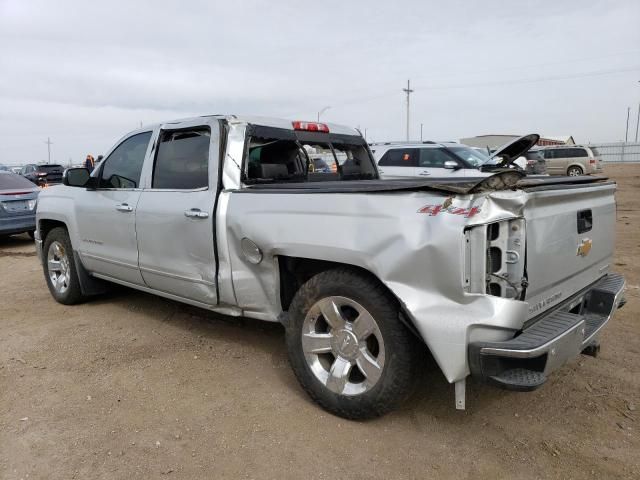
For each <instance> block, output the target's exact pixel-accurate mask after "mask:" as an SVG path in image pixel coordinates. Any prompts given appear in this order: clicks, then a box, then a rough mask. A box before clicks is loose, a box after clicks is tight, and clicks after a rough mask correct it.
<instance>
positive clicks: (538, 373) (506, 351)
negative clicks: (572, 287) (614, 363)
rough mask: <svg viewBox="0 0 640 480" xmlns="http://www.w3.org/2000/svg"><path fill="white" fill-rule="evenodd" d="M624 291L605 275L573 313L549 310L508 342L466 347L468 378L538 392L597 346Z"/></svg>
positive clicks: (617, 280)
mask: <svg viewBox="0 0 640 480" xmlns="http://www.w3.org/2000/svg"><path fill="white" fill-rule="evenodd" d="M624 287H625V280H624V277H622V276H621V275H617V274H609V275H606V276H605V277H604V278H602V279H601V280H600V281H598V282H597V283H596V284H595V285H593V286H592V287H591V288H590V289H588V290H587V291H586V292H583V294H582V295H581V297H580V302H581V303H579V304H578V306H577V307H574V308H572V311H574V312H576V311H577V313H571V312H568V311H562V309H560V310H555V311H554V312H552V313H550V314H548V315H545V316H544V317H543V318H540V319H539V320H537V321H536V322H535V323H534V324H532V325H530V326H529V327H527V328H525V329H524V330H523V331H522V332H521V333H520V334H519V335H517V336H516V337H514V338H512V339H510V340H507V341H504V342H477V343H472V344H470V345H469V368H470V370H471V375H472V376H473V377H475V378H478V379H480V380H482V381H485V382H487V383H491V384H493V385H496V386H499V387H503V388H506V389H509V390H519V391H528V390H534V389H536V388H538V387H539V386H541V385H542V384H543V383H544V382H545V381H546V380H547V376H548V375H549V374H550V373H551V372H552V371H554V370H556V369H557V368H559V367H561V366H562V365H564V364H565V363H566V362H567V361H568V360H570V359H571V358H574V357H576V356H577V355H579V354H580V353H581V352H582V351H584V350H585V349H586V348H589V347H594V346H597V345H598V336H599V334H600V332H601V331H602V328H604V326H605V325H606V324H607V322H608V321H609V320H610V319H611V318H612V317H613V315H614V313H615V311H616V310H617V309H618V308H619V307H621V306H622V305H623V304H624V297H623V293H624ZM574 303H575V301H574V302H572V305H573V304H574ZM567 308H568V307H567Z"/></svg>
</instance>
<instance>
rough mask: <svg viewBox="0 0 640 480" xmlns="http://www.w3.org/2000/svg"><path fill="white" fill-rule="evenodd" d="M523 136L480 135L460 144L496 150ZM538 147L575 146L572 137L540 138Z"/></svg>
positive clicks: (463, 140)
mask: <svg viewBox="0 0 640 480" xmlns="http://www.w3.org/2000/svg"><path fill="white" fill-rule="evenodd" d="M521 136H522V135H478V136H477V137H469V138H461V139H460V143H463V144H465V145H469V146H470V147H481V148H487V147H489V148H490V149H492V150H493V149H495V148H498V147H501V146H502V145H506V144H507V143H509V142H512V141H514V140H515V139H516V138H519V137H521ZM537 144H538V145H540V146H549V145H575V144H576V142H575V141H574V139H573V137H572V136H571V135H568V136H564V137H550V136H546V137H542V136H541V137H540V140H538V143H537Z"/></svg>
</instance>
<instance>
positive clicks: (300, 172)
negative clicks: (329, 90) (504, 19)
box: [36, 115, 624, 418]
mask: <svg viewBox="0 0 640 480" xmlns="http://www.w3.org/2000/svg"><path fill="white" fill-rule="evenodd" d="M532 143H535V138H534V139H532V138H525V139H524V140H523V142H520V143H518V142H516V143H515V144H514V145H516V147H514V148H516V150H517V151H512V152H511V153H512V154H513V158H516V157H517V156H519V155H520V154H522V152H523V151H524V150H526V149H527V148H529V147H530V146H531V145H532ZM518 145H519V147H518ZM520 147H521V148H520ZM309 151H313V152H315V153H314V154H315V155H322V156H323V159H325V161H328V162H332V161H333V162H334V165H333V167H332V168H331V169H329V171H326V169H325V171H322V172H318V171H316V170H315V169H314V168H310V164H311V162H310V159H309V153H308V152H309ZM63 183H64V184H63V185H60V186H55V187H52V188H48V189H46V190H45V191H43V192H42V193H41V194H40V200H39V207H38V212H37V231H36V242H37V248H38V252H39V256H40V258H41V260H42V265H43V268H44V274H45V278H46V282H47V285H48V287H49V290H50V291H51V294H52V295H53V297H54V298H55V299H56V300H57V301H58V302H61V303H64V304H74V303H77V302H81V301H83V300H85V299H87V298H88V297H89V296H91V295H95V294H99V293H100V292H103V291H104V290H105V288H106V287H107V286H108V285H109V283H110V282H113V283H118V284H121V285H126V286H128V287H132V288H136V289H139V290H142V291H145V292H150V293H154V294H157V295H160V296H163V297H166V298H169V299H173V300H178V301H181V302H185V303H188V304H191V305H196V306H198V307H202V308H206V309H209V310H212V311H215V312H220V313H223V314H227V315H235V316H245V317H251V318H256V319H260V320H265V321H272V322H281V323H282V324H283V325H284V326H285V331H286V346H287V350H288V355H289V359H290V363H291V366H292V368H293V371H294V372H295V375H296V376H297V378H298V380H299V381H300V383H301V385H302V387H303V388H304V389H305V390H306V391H307V392H308V393H309V395H310V396H311V397H312V398H313V399H314V400H315V401H316V402H318V403H319V404H320V405H321V406H323V407H324V408H325V409H327V410H329V411H330V412H333V413H335V414H337V415H341V416H344V417H347V418H366V417H372V416H376V415H381V414H383V413H385V412H387V411H389V410H390V409H392V408H394V407H395V406H396V405H398V403H399V402H400V401H401V400H402V399H403V398H405V397H406V396H407V394H408V392H410V390H411V386H412V383H413V382H414V374H415V373H416V369H418V368H420V367H421V365H424V364H423V363H422V362H421V359H422V358H424V357H425V356H427V355H429V352H430V353H431V355H433V357H434V359H435V361H436V362H437V365H438V366H439V368H440V369H441V370H442V373H443V374H444V376H445V377H446V379H447V380H448V381H449V382H451V383H454V384H455V404H456V407H457V408H460V409H462V408H465V385H466V383H465V382H466V379H467V377H469V376H472V377H475V378H476V379H478V380H481V381H484V382H488V383H491V384H494V385H496V386H499V387H503V388H507V389H512V390H519V391H526V390H532V389H535V388H537V387H539V386H541V385H542V384H543V383H544V382H545V381H546V379H547V377H548V376H549V374H550V373H551V372H552V371H553V370H554V369H557V368H558V367H560V366H561V365H562V364H563V363H565V362H566V361H567V360H569V359H570V358H572V357H575V356H577V355H579V354H580V353H581V352H583V353H590V354H593V355H595V353H596V352H597V350H598V348H599V341H598V336H599V333H600V331H601V329H602V327H603V326H604V325H605V324H606V323H607V322H608V320H609V319H610V318H611V317H612V315H613V314H614V312H615V311H616V309H617V308H618V307H619V306H621V305H622V304H623V303H624V300H623V297H622V292H623V289H624V279H623V278H622V277H621V276H619V275H616V274H615V273H612V272H611V265H612V258H613V249H614V227H615V220H616V210H615V208H616V206H615V199H614V192H615V183H614V182H611V181H608V180H607V179H604V178H597V177H570V178H569V177H562V178H561V177H538V178H535V177H525V176H524V175H523V174H522V173H519V172H517V171H509V169H505V170H503V171H499V172H497V173H495V174H493V175H489V176H484V177H478V178H473V177H471V178H470V177H464V178H429V179H417V178H414V179H402V180H380V179H379V176H378V171H377V169H376V165H375V162H374V160H373V157H372V155H371V152H370V150H369V148H368V146H367V144H366V142H365V140H364V139H363V138H362V136H361V135H360V133H359V132H358V131H357V130H354V129H351V128H347V127H343V126H339V125H333V124H321V123H310V122H298V121H295V122H291V121H288V120H279V119H268V118H257V117H255V118H254V117H237V116H221V115H214V116H205V117H198V118H193V119H188V120H180V121H174V122H168V123H164V124H160V125H155V126H151V127H147V128H141V129H140V130H137V131H134V132H131V133H130V134H128V135H126V136H125V137H123V138H122V139H121V140H120V141H119V142H118V143H117V144H116V145H115V147H114V148H113V149H112V150H111V151H110V152H109V153H108V154H107V155H106V156H105V159H104V160H103V161H102V162H101V163H100V164H99V165H97V166H96V169H95V170H94V172H93V173H92V174H91V175H89V173H88V171H86V170H84V169H69V170H67V171H66V172H65V175H64V182H63ZM427 349H428V351H427Z"/></svg>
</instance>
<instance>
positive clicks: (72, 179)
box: [62, 168, 91, 187]
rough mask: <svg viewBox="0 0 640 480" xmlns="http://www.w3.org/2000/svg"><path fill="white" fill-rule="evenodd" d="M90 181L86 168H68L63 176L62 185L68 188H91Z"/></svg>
mask: <svg viewBox="0 0 640 480" xmlns="http://www.w3.org/2000/svg"><path fill="white" fill-rule="evenodd" d="M90 179H91V175H90V173H89V170H87V169H86V168H67V169H66V170H65V171H64V173H63V174H62V183H63V184H64V185H66V186H68V187H89V183H91V182H90Z"/></svg>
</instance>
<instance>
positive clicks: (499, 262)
mask: <svg viewBox="0 0 640 480" xmlns="http://www.w3.org/2000/svg"><path fill="white" fill-rule="evenodd" d="M465 247H466V248H465V276H464V290H465V291H466V292H468V293H481V294H487V295H493V296H496V297H503V298H511V299H522V298H523V297H524V293H525V288H526V286H527V279H526V265H525V262H526V249H525V248H526V223H525V220H524V219H523V218H514V219H510V220H502V221H500V222H495V223H489V224H485V225H478V226H475V227H472V228H469V229H467V230H466V231H465Z"/></svg>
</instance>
